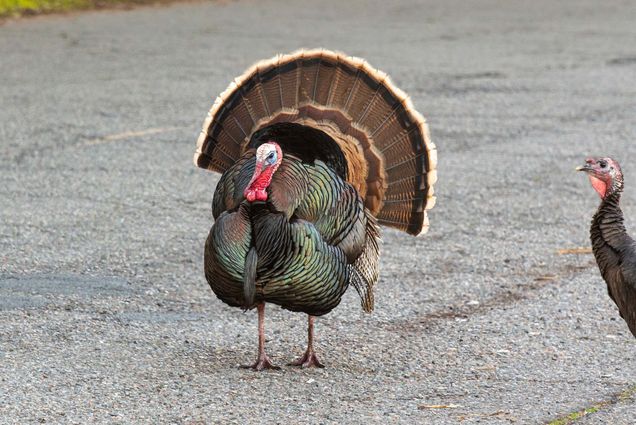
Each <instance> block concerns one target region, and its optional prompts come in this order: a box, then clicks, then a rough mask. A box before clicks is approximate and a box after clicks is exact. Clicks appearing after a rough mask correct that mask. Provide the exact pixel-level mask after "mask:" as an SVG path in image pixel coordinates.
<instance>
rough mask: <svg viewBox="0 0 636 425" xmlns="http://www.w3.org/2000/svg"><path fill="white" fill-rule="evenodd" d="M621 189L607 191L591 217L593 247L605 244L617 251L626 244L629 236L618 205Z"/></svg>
mask: <svg viewBox="0 0 636 425" xmlns="http://www.w3.org/2000/svg"><path fill="white" fill-rule="evenodd" d="M620 199H621V190H614V191H612V192H611V193H609V194H608V195H607V196H606V197H605V198H604V199H603V200H602V201H601V205H600V206H599V207H598V210H597V211H596V214H595V215H594V218H593V219H592V228H591V237H592V243H593V245H594V248H597V247H599V246H600V245H604V244H607V245H609V246H611V247H612V248H614V249H615V250H617V251H622V248H623V247H624V246H625V245H626V244H628V243H629V242H628V241H629V237H628V236H627V232H626V230H625V225H624V224H623V211H621V208H620V206H619V202H620Z"/></svg>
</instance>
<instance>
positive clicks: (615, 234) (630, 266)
mask: <svg viewBox="0 0 636 425" xmlns="http://www.w3.org/2000/svg"><path fill="white" fill-rule="evenodd" d="M577 170H579V171H585V172H586V173H587V174H588V176H589V179H590V182H591V183H592V187H594V190H596V192H597V193H598V194H599V196H600V197H601V205H600V206H599V207H598V211H596V214H595V215H594V218H593V219H592V227H591V229H590V237H591V239H592V250H593V251H594V256H595V257H596V263H597V264H598V267H599V269H600V270H601V275H602V276H603V279H604V280H605V282H606V283H607V290H608V292H609V296H610V297H611V298H612V300H613V301H614V302H615V303H616V305H617V306H618V311H619V312H620V314H621V317H622V318H623V319H624V320H625V322H627V326H629V329H630V330H631V331H632V334H633V335H634V336H636V243H635V242H634V240H633V239H632V238H631V237H630V236H629V235H628V234H627V232H626V230H625V226H624V224H623V212H622V211H621V208H620V206H619V202H620V199H621V193H622V192H623V173H622V171H621V167H620V165H619V164H618V162H616V161H615V160H613V159H612V158H588V159H587V160H586V161H585V165H583V166H581V167H578V168H577Z"/></svg>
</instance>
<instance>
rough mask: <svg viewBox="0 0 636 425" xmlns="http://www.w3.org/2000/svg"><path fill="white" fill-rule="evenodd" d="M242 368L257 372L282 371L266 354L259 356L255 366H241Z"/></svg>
mask: <svg viewBox="0 0 636 425" xmlns="http://www.w3.org/2000/svg"><path fill="white" fill-rule="evenodd" d="M240 367H241V369H252V370H255V371H257V372H260V371H261V370H265V369H272V370H280V367H279V366H276V365H274V364H273V363H272V361H271V360H270V359H269V357H268V356H267V354H265V353H261V354H259V355H258V359H256V363H254V364H253V365H241V366H240Z"/></svg>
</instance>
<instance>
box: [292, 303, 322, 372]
mask: <svg viewBox="0 0 636 425" xmlns="http://www.w3.org/2000/svg"><path fill="white" fill-rule="evenodd" d="M314 319H315V317H314V316H311V315H309V316H308V321H307V339H308V342H307V351H305V354H303V355H302V357H300V358H299V359H297V360H294V361H293V362H291V363H290V365H291V366H300V367H302V368H306V367H325V366H324V365H323V364H322V363H320V360H318V357H317V356H316V352H315V351H314Z"/></svg>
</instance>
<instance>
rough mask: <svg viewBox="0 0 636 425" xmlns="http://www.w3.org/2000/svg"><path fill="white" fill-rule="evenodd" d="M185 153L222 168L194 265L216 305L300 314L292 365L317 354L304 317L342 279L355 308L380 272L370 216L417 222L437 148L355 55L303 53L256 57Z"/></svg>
mask: <svg viewBox="0 0 636 425" xmlns="http://www.w3.org/2000/svg"><path fill="white" fill-rule="evenodd" d="M194 162H195V164H196V165H197V166H199V167H201V168H206V169H209V170H211V171H216V172H219V173H223V174H222V176H221V178H220V180H219V182H218V185H217V187H216V191H215V193H214V199H213V202H212V215H213V217H214V220H215V223H214V225H213V226H212V229H211V230H210V234H209V236H208V239H207V242H206V245H205V259H204V262H205V264H204V266H205V276H206V279H207V281H208V283H209V284H210V286H211V288H212V290H213V291H214V293H215V294H216V295H217V297H218V298H220V299H221V300H222V301H223V302H225V303H227V304H229V305H231V306H235V307H241V308H243V309H253V308H257V310H258V321H259V350H258V358H257V360H256V363H254V364H253V365H252V366H247V367H251V368H253V369H256V370H261V369H265V368H276V366H273V365H272V362H271V361H270V360H269V358H268V357H267V355H266V353H265V348H264V340H265V337H264V315H265V313H264V311H265V310H264V309H265V303H266V302H269V303H274V304H278V305H280V306H281V307H283V308H285V309H288V310H291V311H298V312H304V313H307V314H308V315H309V320H308V339H309V341H308V347H307V350H306V352H305V354H304V355H303V356H302V357H301V358H300V359H299V360H297V361H296V362H294V363H292V364H294V365H299V366H302V367H311V366H317V367H322V364H321V363H320V362H319V361H318V358H317V357H316V354H315V351H314V347H313V325H314V316H320V315H323V314H326V313H328V312H329V311H331V310H332V309H333V308H334V307H336V306H337V305H338V303H339V302H340V299H341V297H342V295H343V293H344V292H345V290H346V289H347V287H348V285H349V284H350V283H351V284H353V286H354V287H355V288H356V290H357V291H358V293H359V295H360V297H361V299H362V307H363V309H364V310H365V311H371V310H372V309H373V300H374V298H373V288H374V285H375V283H376V281H377V280H378V256H379V250H378V239H379V230H378V223H379V224H382V225H386V226H389V227H393V228H396V229H399V230H402V231H404V232H406V233H409V234H411V235H418V234H420V233H424V232H425V231H426V230H427V228H428V219H427V216H426V210H428V209H430V208H432V207H433V205H434V202H435V197H434V195H433V184H434V183H435V181H436V171H435V167H436V150H435V146H434V145H433V143H431V142H430V140H429V135H428V129H427V127H426V124H425V122H424V119H423V118H422V116H421V115H420V114H419V113H418V112H417V111H415V109H414V108H413V106H412V103H411V101H410V100H409V98H408V97H407V96H406V94H404V92H402V91H401V90H399V89H398V88H396V87H395V86H393V84H392V83H391V82H390V80H389V78H388V76H387V75H386V74H384V73H382V72H380V71H377V70H375V69H374V68H372V67H371V66H370V65H368V64H367V63H366V62H365V61H364V60H362V59H359V58H354V57H349V56H346V55H344V54H340V53H335V52H331V51H327V50H301V51H298V52H295V53H293V54H289V55H278V56H276V57H274V58H272V59H270V60H266V61H261V62H258V63H256V64H255V65H254V66H252V67H251V68H249V69H248V70H247V71H246V72H245V73H244V74H243V75H241V76H240V77H238V78H237V79H235V80H234V81H233V82H232V83H231V84H230V86H229V87H228V88H227V90H226V91H224V92H223V93H222V94H221V95H220V96H219V97H218V98H217V99H216V101H215V103H214V105H213V106H212V109H211V110H210V112H209V114H208V117H207V119H206V120H205V123H204V125H203V130H202V132H201V135H200V137H199V139H198V142H197V150H196V153H195V156H194Z"/></svg>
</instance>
